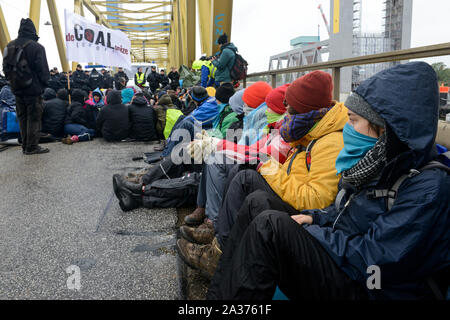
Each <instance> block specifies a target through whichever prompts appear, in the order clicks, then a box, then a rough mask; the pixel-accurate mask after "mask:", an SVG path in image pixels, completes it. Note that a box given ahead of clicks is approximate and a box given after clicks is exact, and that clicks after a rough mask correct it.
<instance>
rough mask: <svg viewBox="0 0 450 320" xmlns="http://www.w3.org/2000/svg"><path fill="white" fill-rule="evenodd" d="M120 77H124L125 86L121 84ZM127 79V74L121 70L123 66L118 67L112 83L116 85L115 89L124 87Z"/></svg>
mask: <svg viewBox="0 0 450 320" xmlns="http://www.w3.org/2000/svg"><path fill="white" fill-rule="evenodd" d="M121 78H124V79H125V86H123V84H121ZM128 80H129V79H128V76H127V74H126V73H125V72H123V68H119V69H118V72H117V73H116V74H115V75H114V83H115V85H116V90H122V89H123V88H124V87H126V86H127V83H128Z"/></svg>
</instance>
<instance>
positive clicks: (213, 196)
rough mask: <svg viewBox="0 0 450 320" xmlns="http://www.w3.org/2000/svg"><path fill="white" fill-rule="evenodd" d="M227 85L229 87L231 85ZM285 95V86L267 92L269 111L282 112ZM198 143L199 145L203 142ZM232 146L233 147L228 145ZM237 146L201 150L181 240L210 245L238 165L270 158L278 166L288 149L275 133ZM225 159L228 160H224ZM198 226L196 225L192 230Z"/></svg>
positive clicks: (224, 143) (226, 142)
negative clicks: (195, 187) (192, 201)
mask: <svg viewBox="0 0 450 320" xmlns="http://www.w3.org/2000/svg"><path fill="white" fill-rule="evenodd" d="M229 85H230V86H231V84H229ZM222 86H223V85H222ZM285 92H286V86H282V87H279V88H276V89H275V90H273V91H271V92H270V93H269V94H268V95H267V96H266V102H267V104H268V106H269V107H270V108H271V110H277V112H282V111H280V110H282V109H284V110H286V108H285V106H284V104H283V101H284V93H285ZM195 142H197V141H196V140H195V141H194V142H193V143H195ZM201 142H202V143H203V141H201ZM220 142H223V143H218V144H217V142H214V143H215V144H216V145H217V146H223V145H227V144H228V143H229V141H226V140H222V141H220ZM232 145H234V144H233V143H232ZM239 147H240V150H238V148H237V147H236V148H229V150H226V151H225V152H224V151H216V152H214V153H213V154H212V155H211V156H209V158H207V155H206V154H205V152H204V150H202V151H203V157H204V159H205V162H206V163H205V165H204V167H203V171H202V180H201V182H200V186H199V191H198V197H197V206H198V207H197V209H196V210H195V211H194V212H193V213H192V214H190V215H188V216H186V217H185V219H184V221H185V223H186V225H187V226H182V227H181V228H180V232H181V235H182V236H183V237H184V238H185V239H187V240H189V241H191V242H195V243H199V244H210V243H211V242H212V240H213V239H214V235H215V232H214V230H215V229H216V230H217V228H218V226H217V220H218V219H217V218H218V215H219V210H220V207H221V205H222V200H223V196H224V194H225V190H226V186H227V184H228V181H229V179H230V178H232V177H233V176H234V175H235V174H236V173H237V172H238V171H239V170H240V169H241V166H245V167H247V166H251V165H252V164H251V162H252V160H256V161H253V163H254V164H256V163H257V162H258V161H259V162H264V161H267V157H273V158H274V159H276V160H278V161H280V163H284V162H285V161H286V158H287V154H288V152H289V151H290V149H291V147H290V146H289V145H288V144H287V143H285V142H284V141H283V140H282V139H281V137H280V135H279V133H278V131H277V130H275V131H273V132H271V133H270V134H269V135H267V137H265V138H264V139H263V140H262V141H258V142H257V143H255V144H254V145H252V146H239ZM213 149H215V148H213ZM233 149H235V150H233ZM222 150H223V149H222ZM229 159H231V160H232V161H228V160H229ZM205 219H206V220H205ZM204 220H205V222H204ZM203 222H204V223H203ZM198 225H200V226H199V227H197V228H192V227H194V226H198Z"/></svg>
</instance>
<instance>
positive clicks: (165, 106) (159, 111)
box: [153, 94, 182, 142]
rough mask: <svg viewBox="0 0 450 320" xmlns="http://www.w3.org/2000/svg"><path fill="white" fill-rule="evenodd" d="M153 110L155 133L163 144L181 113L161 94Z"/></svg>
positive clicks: (168, 98)
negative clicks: (155, 119) (155, 120)
mask: <svg viewBox="0 0 450 320" xmlns="http://www.w3.org/2000/svg"><path fill="white" fill-rule="evenodd" d="M153 108H154V110H155V112H156V116H157V122H156V132H157V135H158V137H159V139H160V140H161V141H162V142H164V141H165V140H166V139H167V138H168V137H169V135H170V132H171V131H172V128H173V126H174V125H175V123H176V122H177V120H178V118H179V117H180V116H181V115H182V113H181V111H180V110H178V108H177V107H176V106H175V105H174V104H173V103H172V99H171V98H170V96H169V95H167V94H163V95H162V96H161V98H160V99H159V100H158V102H157V103H156V105H154V106H153Z"/></svg>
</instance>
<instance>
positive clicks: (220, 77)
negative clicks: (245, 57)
mask: <svg viewBox="0 0 450 320" xmlns="http://www.w3.org/2000/svg"><path fill="white" fill-rule="evenodd" d="M236 51H237V48H236V47H235V46H234V44H233V43H228V44H227V45H225V46H224V47H222V50H221V51H220V56H219V59H217V60H214V61H213V62H212V63H213V65H214V66H215V67H217V71H216V77H215V80H216V82H231V76H230V71H231V69H232V68H233V65H234V61H235V60H236Z"/></svg>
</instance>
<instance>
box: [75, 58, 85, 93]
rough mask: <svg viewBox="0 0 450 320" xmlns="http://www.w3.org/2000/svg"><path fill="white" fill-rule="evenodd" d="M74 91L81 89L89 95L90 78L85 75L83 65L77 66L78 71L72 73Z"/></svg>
mask: <svg viewBox="0 0 450 320" xmlns="http://www.w3.org/2000/svg"><path fill="white" fill-rule="evenodd" d="M72 80H73V85H72V86H73V89H81V90H84V91H86V93H89V77H88V76H87V75H86V73H84V71H83V68H82V67H81V64H78V65H77V69H76V70H75V72H73V73H72Z"/></svg>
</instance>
